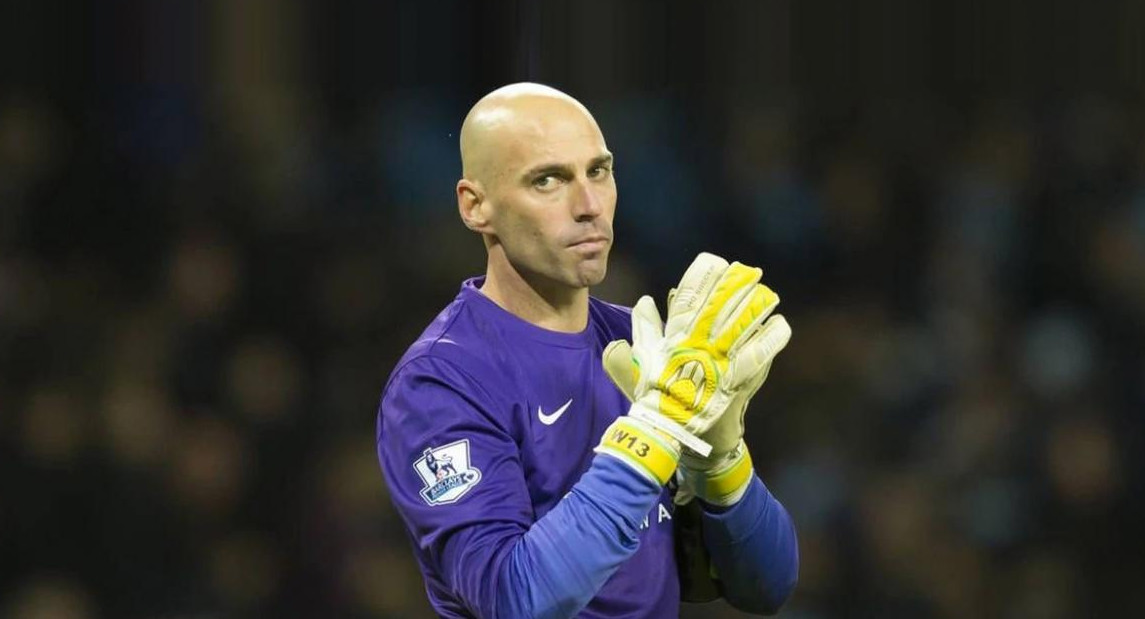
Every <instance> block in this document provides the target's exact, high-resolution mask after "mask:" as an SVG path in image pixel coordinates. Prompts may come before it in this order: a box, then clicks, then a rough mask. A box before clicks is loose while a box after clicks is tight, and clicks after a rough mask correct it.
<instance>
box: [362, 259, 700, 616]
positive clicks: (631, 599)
mask: <svg viewBox="0 0 1145 619" xmlns="http://www.w3.org/2000/svg"><path fill="white" fill-rule="evenodd" d="M482 283H483V279H482V278H475V279H471V280H468V281H466V282H465V283H464V284H463V285H462V287H461V292H460V293H459V294H458V295H457V297H456V299H455V300H454V301H453V302H452V303H451V304H450V305H449V306H448V307H447V308H446V309H445V310H444V311H442V312H441V313H440V314H439V315H438V316H437V318H436V319H435V320H434V321H433V323H432V324H431V325H430V326H429V328H428V329H426V331H425V332H424V333H423V334H422V335H421V337H420V338H419V339H418V340H417V342H415V343H414V344H413V345H412V346H411V347H410V349H409V350H408V351H407V352H406V354H405V356H403V357H402V359H401V361H400V362H399V363H398V365H397V367H396V368H395V369H394V372H393V374H392V375H391V377H390V380H389V382H388V383H387V385H386V388H385V391H384V392H383V395H382V403H381V409H380V411H379V420H378V437H377V438H378V455H379V459H380V460H381V463H382V468H383V471H384V473H385V477H386V480H387V483H388V487H389V490H390V494H391V497H392V500H393V502H394V504H395V506H396V507H397V509H398V511H399V512H400V513H401V516H402V518H403V520H404V521H405V524H406V527H407V529H408V531H409V534H410V536H411V538H412V541H413V545H414V550H415V553H416V555H417V560H418V563H419V565H420V567H421V571H422V574H423V576H424V578H425V584H426V590H427V592H428V595H429V599H430V602H431V603H432V605H433V607H434V610H435V611H436V612H437V613H438V614H440V615H441V616H444V617H469V616H472V611H471V610H470V608H469V607H468V606H467V605H466V603H465V601H464V600H460V599H458V597H457V595H456V594H455V593H454V592H455V591H457V590H459V589H462V588H464V587H463V586H462V584H465V583H460V581H461V580H463V579H466V578H479V577H480V575H479V574H473V573H467V572H468V571H470V570H465V569H461V568H460V567H459V566H461V565H496V564H498V563H497V562H498V561H500V560H502V559H503V558H504V557H503V553H504V552H506V548H507V547H508V546H511V543H503V542H506V541H510V542H511V540H513V539H515V538H519V537H520V536H521V535H523V534H524V533H525V532H526V531H527V530H528V529H529V528H530V526H531V525H532V524H533V523H534V522H535V521H537V520H538V519H540V518H542V517H543V516H544V515H545V514H546V513H548V512H549V511H550V510H552V509H553V508H554V507H555V506H556V505H557V504H558V503H559V502H560V501H561V499H562V498H563V497H564V496H565V495H566V494H567V493H568V492H569V491H570V489H571V488H572V487H573V486H574V484H576V483H577V481H578V480H580V479H581V476H582V475H584V473H585V471H587V470H588V469H589V467H590V465H591V464H592V462H593V458H594V456H595V455H596V454H595V453H594V452H593V448H594V447H595V446H596V445H597V444H598V443H599V441H600V437H601V435H602V434H603V433H604V430H605V428H607V427H608V425H609V424H610V423H611V422H612V421H613V420H614V419H616V417H618V416H620V415H623V414H625V413H626V412H627V411H628V408H629V403H628V401H627V399H626V398H625V397H624V395H623V394H622V393H621V392H620V391H619V390H618V389H617V388H616V387H615V386H614V385H613V384H612V382H611V380H610V379H609V378H608V376H607V374H605V372H604V368H603V367H602V364H601V361H600V358H601V352H602V351H603V349H604V347H605V345H606V344H607V343H608V342H610V341H612V340H616V339H631V322H630V320H631V318H630V310H629V309H627V308H623V307H620V306H616V305H612V304H609V303H605V302H603V301H600V300H597V299H591V300H590V302H589V319H588V326H587V328H586V329H585V330H584V331H582V332H580V333H559V332H554V331H549V330H546V329H542V328H540V327H537V326H535V325H532V324H530V323H528V322H526V321H524V320H522V319H520V318H518V317H516V316H514V315H512V314H510V313H509V312H507V311H505V310H504V309H502V308H501V307H499V306H498V305H496V304H495V303H494V302H493V301H492V300H490V299H489V298H487V297H486V296H485V295H484V294H482V293H481V292H480V290H479V287H480V286H481V284H482ZM673 509H674V508H673V505H672V501H671V496H670V491H669V490H668V489H666V488H665V489H663V490H662V491H661V496H660V500H659V502H658V503H657V504H656V505H655V506H653V508H652V510H651V511H650V513H648V515H647V519H646V521H645V523H644V525H643V527H642V529H643V530H642V531H641V532H640V545H639V549H638V550H637V551H636V553H635V554H634V555H632V556H631V558H629V559H628V560H627V561H625V562H624V563H623V564H621V565H620V567H619V568H618V569H617V571H615V572H614V573H613V574H612V576H611V577H610V578H609V579H608V580H607V582H605V584H604V586H603V587H602V588H601V589H600V590H599V591H598V593H597V595H596V597H595V598H593V599H592V601H591V602H589V604H588V606H587V607H585V608H584V609H583V611H582V612H581V614H580V615H579V616H581V617H633V618H635V617H674V616H677V615H678V614H679V581H678V577H677V571H676V560H675V556H674V552H673V534H672V525H673V523H672V513H673ZM468 584H470V585H472V586H474V587H480V586H481V585H480V583H478V584H473V583H468Z"/></svg>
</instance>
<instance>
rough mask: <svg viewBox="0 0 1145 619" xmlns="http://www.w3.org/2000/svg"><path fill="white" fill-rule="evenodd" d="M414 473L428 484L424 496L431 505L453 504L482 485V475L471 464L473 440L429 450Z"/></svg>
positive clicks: (419, 459) (416, 464) (423, 454)
mask: <svg viewBox="0 0 1145 619" xmlns="http://www.w3.org/2000/svg"><path fill="white" fill-rule="evenodd" d="M413 470H414V471H417V474H418V475H419V476H420V477H421V480H422V481H423V482H424V483H425V487H424V488H422V489H421V492H420V494H421V498H423V499H425V502H426V503H428V504H430V505H444V504H446V503H453V502H454V501H456V500H457V499H460V498H461V497H462V496H464V495H465V493H466V492H469V490H470V489H471V488H473V486H476V485H477V482H479V481H481V471H479V470H477V469H476V468H474V467H473V466H471V465H470V464H469V439H461V440H460V441H454V442H452V443H449V444H448V445H443V446H441V447H430V448H427V449H426V450H425V452H424V453H422V455H421V457H420V458H418V459H417V460H414V463H413Z"/></svg>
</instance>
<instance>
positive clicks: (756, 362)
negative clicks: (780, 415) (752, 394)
mask: <svg viewBox="0 0 1145 619" xmlns="http://www.w3.org/2000/svg"><path fill="white" fill-rule="evenodd" d="M790 340H791V326H790V325H788V324H787V319H786V318H784V317H783V316H782V315H780V314H776V315H775V316H772V317H771V318H769V319H768V320H767V322H765V323H763V326H762V327H760V328H759V329H758V330H756V332H755V333H754V334H752V336H751V337H750V338H748V340H747V341H746V342H745V343H744V345H743V346H741V347H740V348H739V350H738V351H737V352H736V354H735V356H733V357H732V359H731V363H730V364H729V366H728V388H729V389H736V388H738V387H741V386H743V385H750V384H752V381H753V380H755V379H760V377H761V376H762V377H763V378H766V377H767V372H768V371H769V370H770V368H771V362H772V361H773V360H775V356H776V355H778V354H779V353H780V351H782V350H783V348H784V347H785V346H787V342H789V341H790ZM762 382H763V381H762V380H760V384H762ZM758 388H759V387H758V386H757V387H756V389H758Z"/></svg>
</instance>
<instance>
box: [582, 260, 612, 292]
mask: <svg viewBox="0 0 1145 619" xmlns="http://www.w3.org/2000/svg"><path fill="white" fill-rule="evenodd" d="M578 266H579V268H578V269H577V280H578V281H579V283H580V286H581V287H582V288H588V287H591V286H596V285H597V284H599V283H600V282H603V281H604V277H605V275H607V274H608V259H607V258H600V259H599V260H594V261H592V262H591V263H586V264H580V265H578Z"/></svg>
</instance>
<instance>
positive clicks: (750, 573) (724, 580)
mask: <svg viewBox="0 0 1145 619" xmlns="http://www.w3.org/2000/svg"><path fill="white" fill-rule="evenodd" d="M703 531H704V544H705V546H706V547H707V549H708V552H709V553H710V554H711V559H712V565H713V566H714V567H715V571H716V575H717V576H718V578H719V580H720V582H721V585H722V587H721V588H722V591H723V595H724V597H725V598H726V599H727V601H728V602H729V603H730V604H731V605H732V606H735V607H736V608H738V609H740V610H743V611H746V612H752V613H760V614H769V615H770V614H774V613H776V612H777V611H778V610H779V607H780V606H782V605H783V602H784V601H786V600H787V598H788V596H790V595H791V592H792V591H793V590H794V589H795V584H796V581H797V580H798V577H799V546H798V542H797V540H796V537H795V525H794V524H793V523H792V521H791V516H789V515H788V513H787V510H786V509H784V508H783V505H782V504H780V503H779V501H778V500H776V498H775V497H774V496H772V494H771V492H770V491H768V489H767V486H765V485H764V484H763V482H762V481H760V479H759V477H754V478H753V479H752V481H751V486H750V487H749V488H748V491H747V493H745V494H744V496H743V498H742V499H740V501H739V502H738V503H736V504H735V505H733V506H732V507H731V508H729V509H727V510H726V511H723V512H718V513H717V512H715V511H713V510H710V509H709V508H708V507H707V506H705V510H704V516H703Z"/></svg>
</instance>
